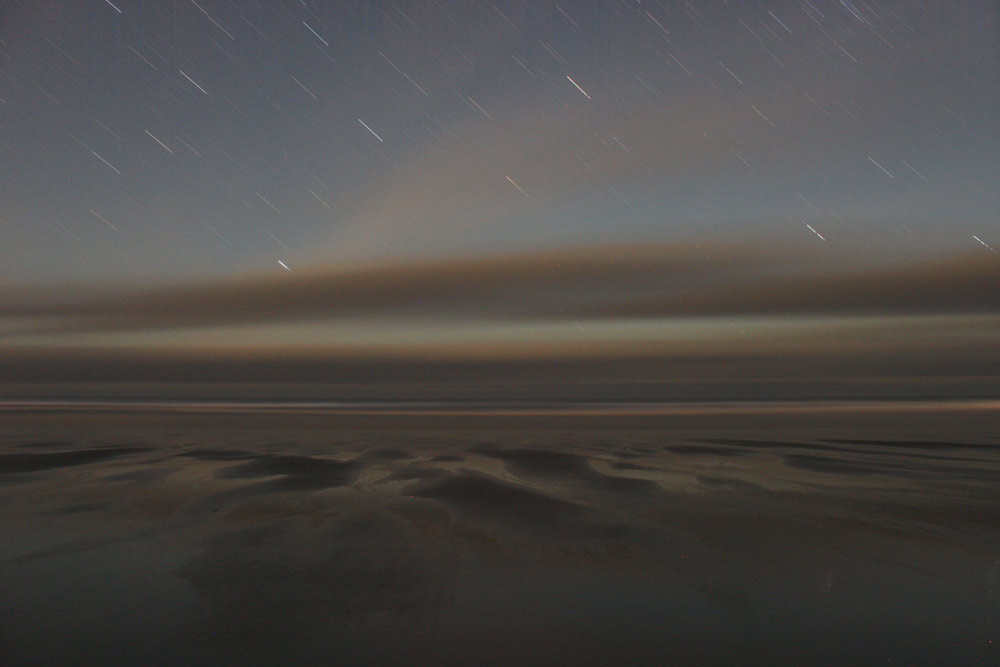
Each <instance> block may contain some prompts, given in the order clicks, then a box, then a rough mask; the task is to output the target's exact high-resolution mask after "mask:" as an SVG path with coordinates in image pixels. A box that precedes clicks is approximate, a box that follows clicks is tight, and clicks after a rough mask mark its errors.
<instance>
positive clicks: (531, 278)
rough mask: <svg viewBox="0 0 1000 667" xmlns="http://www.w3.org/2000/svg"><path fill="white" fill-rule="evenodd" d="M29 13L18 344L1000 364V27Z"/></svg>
mask: <svg viewBox="0 0 1000 667" xmlns="http://www.w3.org/2000/svg"><path fill="white" fill-rule="evenodd" d="M0 21H2V23H0V38H2V40H3V42H2V44H0V47H2V60H0V113H2V116H0V124H2V130H3V131H2V133H0V164H3V165H4V178H3V179H2V182H0V234H2V243H0V348H6V349H7V350H8V352H11V353H13V352H14V351H16V352H18V354H23V353H27V352H31V354H33V355H34V354H36V353H38V354H43V353H42V352H40V351H41V350H45V349H55V348H58V349H62V350H66V349H77V348H87V349H89V350H93V349H97V350H100V349H107V350H111V349H116V348H128V349H139V350H148V351H156V350H159V351H162V350H170V349H175V348H178V349H184V350H202V351H204V350H216V351H223V352H224V351H226V350H229V351H232V350H235V349H259V350H267V351H270V352H271V353H277V354H290V353H302V352H303V350H311V351H312V352H311V353H314V354H317V355H320V356H323V355H333V356H337V355H341V356H343V355H347V356H351V355H356V354H362V353H373V354H374V353H379V354H382V353H384V354H410V353H413V352H414V350H419V351H421V354H429V355H431V356H434V355H438V356H455V355H459V356H461V355H462V354H467V355H471V356H473V357H475V356H483V355H485V356H496V355H500V356H503V357H505V358H506V357H515V358H516V357H526V358H527V357H538V356H539V355H542V356H551V355H555V356H558V355H560V354H570V353H573V354H577V353H578V354H584V355H586V356H589V357H600V356H602V355H609V356H611V357H613V356H614V355H616V354H623V353H626V352H627V353H629V354H633V353H636V352H637V350H638V351H641V354H644V355H653V356H656V355H661V354H667V353H668V352H669V353H670V354H672V355H677V354H685V353H687V352H691V351H694V352H703V351H705V350H729V351H733V350H743V351H744V352H746V353H747V354H750V353H751V352H753V351H754V350H756V351H766V352H768V353H774V352H776V351H781V350H785V351H790V350H793V349H794V350H801V349H806V348H808V349H810V350H814V351H821V350H826V352H827V353H829V354H834V355H835V354H847V353H848V351H850V350H852V349H857V348H858V347H859V346H860V347H864V346H865V345H866V344H867V345H869V346H870V350H869V351H873V350H887V351H888V350H892V354H895V355H897V356H901V355H905V354H910V353H913V354H916V353H918V351H920V352H919V353H921V354H924V353H926V351H927V350H928V349H934V350H937V351H938V352H937V353H935V354H936V356H934V358H936V359H939V362H940V368H941V369H942V370H941V372H942V373H951V372H959V371H957V370H954V369H952V370H946V369H948V368H952V366H954V364H952V362H953V361H954V359H955V358H958V357H961V359H963V361H962V362H961V364H960V365H961V366H962V368H963V369H965V367H966V366H965V364H967V363H968V364H973V365H975V363H976V361H977V360H978V361H979V362H980V363H986V362H988V361H990V360H991V359H992V357H991V356H989V354H986V353H985V352H982V351H983V350H988V349H989V348H990V343H993V342H997V341H996V335H995V334H991V333H990V331H995V330H997V329H996V328H993V325H994V324H995V323H996V319H997V317H998V312H1000V303H998V292H1000V290H998V289H997V285H998V284H1000V274H998V266H1000V260H998V256H997V253H996V249H997V248H998V247H1000V227H998V222H997V216H996V211H997V210H1000V195H998V192H1000V189H998V188H997V183H998V182H1000V134H998V126H1000V124H998V123H997V119H998V116H1000V113H998V112H1000V92H998V91H1000V87H998V81H1000V63H998V53H1000V49H998V37H997V35H998V34H1000V32H998V31H1000V22H998V10H997V6H996V3H993V2H986V1H982V2H975V1H973V2H965V3H955V2H945V1H941V2H936V1H932V2H922V3H913V2H850V1H847V0H844V1H841V2H823V1H819V0H813V1H808V0H803V1H802V2H781V1H778V2H768V3H758V2H698V3H682V2H638V1H637V0H616V1H611V0H608V1H606V2H571V1H570V0H560V2H558V3H555V2H516V1H515V2H495V3H494V2H444V1H441V2H426V1H421V2H384V3H382V2H329V3H326V2H301V1H294V2H259V3H258V2H239V3H236V2H224V1H221V0H204V1H199V2H197V3H196V2H193V1H191V0H184V1H181V0H178V1H177V2H169V3H166V2H164V3H159V2H139V1H134V2H133V1H129V0H119V1H117V2H114V3H112V2H107V1H106V0H103V1H100V2H98V1H96V0H94V1H88V2H61V1H53V2H39V3H15V5H14V6H13V8H5V9H4V10H3V12H2V13H0ZM998 328H1000V327H998ZM970 349H974V350H979V352H975V353H972V352H968V350H970ZM33 350H34V351H33ZM324 350H325V351H324ZM956 350H966V352H958V351H956ZM816 353H817V354H819V352H816ZM983 354H986V356H983ZM954 355H957V357H956V356H954ZM977 355H979V356H977ZM932 356H933V355H932ZM43 358H44V354H43ZM949 364H952V366H949ZM956 368H957V367H956ZM962 373H965V370H963V371H962ZM9 379H10V378H8V380H9ZM14 379H15V380H19V378H14Z"/></svg>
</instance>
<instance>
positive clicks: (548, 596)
mask: <svg viewBox="0 0 1000 667" xmlns="http://www.w3.org/2000/svg"><path fill="white" fill-rule="evenodd" d="M0 420H2V423H3V424H4V428H3V429H2V431H0V523H2V526H3V530H2V532H0V645H2V646H3V647H4V648H3V653H4V656H5V657H4V660H3V662H4V664H16V665H19V664H144V665H148V664H217V663H231V664H236V662H237V661H238V662H239V663H245V664H274V663H285V664H303V663H307V664H308V663H323V664H387V663H389V664H394V663H395V664H403V663H405V664H720V665H722V664H725V665H731V664H750V663H758V664H761V663H763V664H797V665H801V664H885V663H890V664H927V665H931V664H943V663H951V664H987V663H991V662H993V661H995V660H997V659H998V650H1000V620H998V619H1000V428H998V424H1000V412H998V410H997V406H996V405H994V404H992V403H987V402H978V403H960V402H956V403H952V404H928V405H923V406H921V405H917V404H913V403H907V404H888V403H881V404H873V403H866V404H851V403H840V404H794V405H793V404H781V405H754V404H741V405H739V406H733V405H729V406H696V407H680V408H678V407H663V406H659V407H657V406H648V405H647V406H617V407H615V406H610V407H609V406H603V407H601V406H593V405H590V406H583V407H576V408H573V409H563V408H559V407H552V406H549V407H546V408H544V409H534V410H532V409H526V408H524V407H510V406H506V407H504V406H495V407H490V406H477V407H475V408H469V407H464V408H462V407H459V408H454V407H451V408H450V407H448V406H442V405H436V406H433V407H430V406H409V407H406V406H381V407H379V406H367V407H365V408H364V409H361V408H359V407H358V406H354V407H350V406H346V407H345V406H339V407H331V406H321V405H310V406H297V407H294V406H293V407H288V406H284V407H276V406H266V405H254V406H246V405H244V406H237V405H228V406H227V405H218V404H198V405H186V406H164V405H140V404H103V405H86V406H83V405H75V406H69V405H55V404H45V405H41V404H36V405H25V404H19V405H12V404H8V405H6V406H2V407H0Z"/></svg>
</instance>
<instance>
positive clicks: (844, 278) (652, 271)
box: [0, 244, 1000, 333]
mask: <svg viewBox="0 0 1000 667" xmlns="http://www.w3.org/2000/svg"><path fill="white" fill-rule="evenodd" d="M820 260H821V257H820V256H819V255H813V254H811V253H800V254H796V253H793V252H792V251H790V250H789V251H778V250H766V249H762V248H738V247H734V246H728V245H710V244H706V245H700V246H694V245H691V246H665V247H656V246H653V247H611V248H602V247H589V248H579V249H573V250H564V251H559V252H536V253H524V254H513V255H502V256H491V257H483V258H475V259H463V260H447V261H425V262H414V263H408V264H402V265H400V264H391V265H385V266H375V267H364V268H358V269H353V270H351V269H348V270H330V271H314V272H311V273H306V274H304V275H299V274H286V275H277V276H265V277H251V278H246V279H242V280H228V281H220V282H206V283H202V284H193V285H187V286H182V287H174V288H166V289H154V290H136V291H99V290H91V291H86V292H80V293H78V294H77V296H76V297H71V298H66V297H60V296H58V295H57V293H55V292H50V293H42V294H38V293H36V294H31V295H24V294H22V295H21V296H20V297H18V296H14V295H11V296H8V297H7V298H6V299H5V300H4V301H5V302H0V304H2V305H0V313H2V315H3V316H4V317H5V318H7V319H8V320H9V321H15V320H18V321H20V322H22V324H21V325H20V326H19V327H15V328H14V330H15V331H17V330H18V329H20V330H22V331H23V330H25V329H27V330H28V331H34V332H36V333H52V332H64V333H65V332H79V331H109V332H110V331H130V330H161V329H180V328H188V327H205V326H220V325H221V326H225V325H235V324H259V323H268V324H274V323H281V322H299V321H309V320H326V319H336V318H343V317H396V318H404V319H405V318H418V319H419V318H447V319H449V320H456V319H468V320H477V319H486V320H489V321H502V320H532V321H551V320H562V319H566V318H580V319H590V320H592V319H607V318H645V317H683V316H746V315H786V316H787V315H793V316H795V315H823V314H825V315H830V314H846V315H866V314H882V315H885V314H911V315H912V314H928V313H995V312H997V311H998V309H1000V290H998V289H997V285H1000V261H997V258H996V256H995V255H992V254H990V253H986V252H983V253H977V254H975V255H971V256H969V255H965V256H954V257H949V258H946V259H934V260H926V261H923V262H915V263H910V264H908V265H904V266H894V267H877V268H865V269H852V268H850V266H849V265H847V264H844V263H837V264H834V263H830V262H827V267H826V268H824V267H823V266H822V265H821V264H820V265H819V266H818V264H819V262H820ZM22 327H23V328H22Z"/></svg>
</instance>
